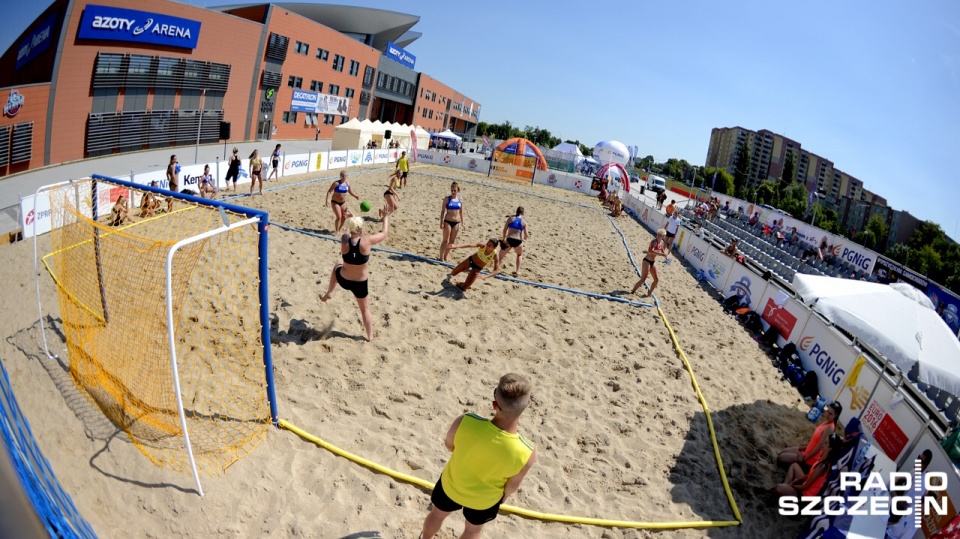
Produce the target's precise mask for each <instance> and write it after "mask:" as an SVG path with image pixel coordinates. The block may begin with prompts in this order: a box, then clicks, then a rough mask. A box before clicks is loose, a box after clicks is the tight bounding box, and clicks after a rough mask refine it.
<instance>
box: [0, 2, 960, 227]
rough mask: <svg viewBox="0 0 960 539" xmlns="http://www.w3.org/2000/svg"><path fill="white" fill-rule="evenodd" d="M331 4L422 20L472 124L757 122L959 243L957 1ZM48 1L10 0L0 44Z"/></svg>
mask: <svg viewBox="0 0 960 539" xmlns="http://www.w3.org/2000/svg"><path fill="white" fill-rule="evenodd" d="M186 3H190V2H186ZM192 3H193V4H194V5H199V6H202V5H207V6H211V5H217V4H218V3H220V4H223V3H226V2H216V1H215V0H213V1H209V2H205V1H204V0H196V1H194V2H192ZM230 3H235V2H230ZM329 3H341V4H350V5H363V6H369V7H378V8H382V9H389V10H396V11H402V12H405V13H412V14H415V15H419V16H420V17H421V20H420V22H419V23H418V24H417V25H416V26H415V27H414V30H418V31H420V32H422V33H423V37H422V38H420V39H419V40H418V41H416V42H414V43H413V44H412V45H410V47H408V49H409V51H410V52H411V53H413V54H414V55H416V56H417V70H418V71H424V72H426V73H428V74H429V75H431V76H432V77H435V78H437V79H439V80H441V81H442V82H444V83H446V84H447V85H449V86H451V87H453V88H456V89H457V90H459V91H461V92H462V93H464V94H466V95H468V96H470V97H471V98H473V99H475V100H476V101H477V102H479V103H481V104H482V106H483V108H482V110H481V116H480V119H481V120H483V121H486V122H496V123H499V122H502V121H504V120H510V121H511V122H512V123H513V124H514V125H517V126H519V127H521V128H522V127H523V126H525V125H532V126H540V127H543V128H546V129H549V130H550V131H551V132H553V133H554V134H555V135H559V136H562V137H563V138H565V139H579V140H580V141H581V142H583V143H585V144H587V145H588V146H592V145H593V144H595V143H596V142H598V141H600V140H619V141H621V142H623V143H625V144H628V145H631V146H632V145H637V146H639V147H640V154H641V155H648V154H651V155H653V156H654V157H655V158H656V159H657V161H664V160H666V159H667V158H669V157H677V158H682V159H686V160H687V161H689V162H691V163H694V164H698V165H702V164H703V163H704V160H705V159H706V153H707V144H708V142H709V140H710V130H711V128H713V127H732V126H736V125H739V126H742V127H745V128H748V129H753V130H759V129H769V130H771V131H773V132H775V133H780V134H783V135H785V136H788V137H790V138H792V139H794V140H796V141H798V142H800V143H801V144H802V146H803V148H804V149H806V150H808V151H811V152H814V153H816V154H818V155H821V156H823V157H826V158H827V159H830V160H832V161H833V162H834V164H835V166H836V167H837V168H839V169H840V170H843V171H844V172H846V173H848V174H851V175H853V176H855V177H857V178H859V179H861V180H863V182H864V185H865V187H866V188H867V189H869V190H871V191H873V192H875V193H878V194H880V195H881V196H884V197H886V199H887V200H888V202H889V204H890V205H891V206H893V207H894V208H897V209H905V210H907V211H909V212H910V213H912V214H913V215H915V216H917V217H919V218H921V219H929V220H932V221H935V222H937V223H939V224H940V225H941V227H943V229H944V230H945V231H946V232H947V233H948V234H950V235H951V236H952V237H954V238H957V233H956V232H957V230H958V228H957V224H958V218H957V216H958V212H957V211H956V206H957V203H958V199H960V187H958V185H960V184H958V182H957V181H956V180H955V179H953V178H952V177H951V176H952V174H953V173H956V172H957V170H956V169H955V168H954V167H955V166H956V164H957V159H956V156H957V155H960V2H956V1H952V0H930V1H927V0H921V1H918V2H900V1H893V0H875V1H866V0H844V1H839V2H838V1H835V0H833V1H828V0H809V1H805V2H770V1H763V2H761V1H741V0H735V1H731V2H708V1H699V0H697V1H681V2H668V1H655V2H654V1H646V0H639V1H622V2H621V1H609V2H592V3H591V2H586V3H585V2H569V1H552V2H510V3H506V2H444V3H434V2H430V3H426V2H396V1H392V2H387V1H381V0H367V1H362V2H360V1H352V0H340V1H333V2H329ZM46 5H49V4H48V3H46V2H43V1H41V2H36V3H21V4H19V5H18V6H17V8H16V9H14V10H8V14H7V20H8V24H7V28H8V29H9V30H11V31H10V32H7V33H5V34H4V35H3V36H2V37H0V45H2V47H3V49H6V47H8V46H9V45H10V42H11V41H12V40H13V39H14V38H15V36H16V35H19V33H20V31H21V30H22V29H23V28H24V27H25V26H26V25H27V24H29V22H30V21H32V20H33V19H34V18H36V16H37V15H38V14H39V13H40V12H41V11H42V9H43V8H44V7H45V6H46Z"/></svg>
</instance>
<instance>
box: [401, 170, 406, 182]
mask: <svg viewBox="0 0 960 539" xmlns="http://www.w3.org/2000/svg"><path fill="white" fill-rule="evenodd" d="M400 179H401V180H405V179H407V173H406V172H405V171H400Z"/></svg>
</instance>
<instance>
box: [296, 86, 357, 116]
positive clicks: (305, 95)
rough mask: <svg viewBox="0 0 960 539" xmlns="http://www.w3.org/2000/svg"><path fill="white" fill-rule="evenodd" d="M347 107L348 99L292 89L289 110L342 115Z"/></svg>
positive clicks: (348, 104)
mask: <svg viewBox="0 0 960 539" xmlns="http://www.w3.org/2000/svg"><path fill="white" fill-rule="evenodd" d="M349 108H350V100H349V99H347V98H345V97H339V96H335V95H330V94H321V93H319V92H311V91H308V90H297V89H294V90H293V95H292V96H291V97H290V110H291V111H293V112H310V113H317V114H338V115H344V114H346V113H347V110H349Z"/></svg>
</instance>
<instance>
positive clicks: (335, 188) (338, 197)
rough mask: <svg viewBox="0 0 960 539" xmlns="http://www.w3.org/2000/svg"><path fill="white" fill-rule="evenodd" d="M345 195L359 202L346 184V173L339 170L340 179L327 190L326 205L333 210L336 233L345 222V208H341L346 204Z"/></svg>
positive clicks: (358, 198) (357, 197)
mask: <svg viewBox="0 0 960 539" xmlns="http://www.w3.org/2000/svg"><path fill="white" fill-rule="evenodd" d="M347 195H350V196H352V197H353V198H355V199H357V200H360V197H359V196H357V194H356V193H354V192H353V189H352V188H351V187H350V184H348V183H347V172H346V171H344V170H341V171H340V179H338V180H337V181H335V182H333V183H332V184H330V189H327V202H326V203H327V204H329V205H330V207H331V208H332V209H333V217H334V223H333V229H334V231H336V232H340V228H341V227H343V223H344V221H346V220H347V216H346V214H345V213H344V211H345V208H344V206H343V205H344V204H346V202H347Z"/></svg>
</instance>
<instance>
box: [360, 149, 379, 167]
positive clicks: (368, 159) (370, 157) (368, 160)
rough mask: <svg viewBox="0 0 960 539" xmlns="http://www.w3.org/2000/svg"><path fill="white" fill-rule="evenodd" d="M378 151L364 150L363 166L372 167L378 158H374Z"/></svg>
mask: <svg viewBox="0 0 960 539" xmlns="http://www.w3.org/2000/svg"><path fill="white" fill-rule="evenodd" d="M376 151H378V150H363V161H362V162H361V164H362V165H372V164H373V163H374V161H375V160H376V158H375V157H374V152H376Z"/></svg>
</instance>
